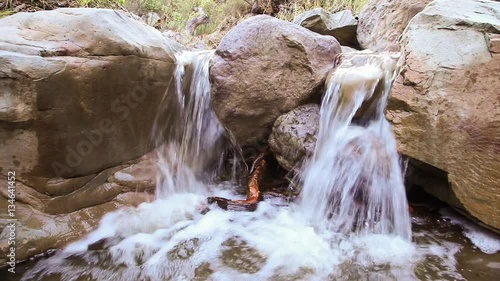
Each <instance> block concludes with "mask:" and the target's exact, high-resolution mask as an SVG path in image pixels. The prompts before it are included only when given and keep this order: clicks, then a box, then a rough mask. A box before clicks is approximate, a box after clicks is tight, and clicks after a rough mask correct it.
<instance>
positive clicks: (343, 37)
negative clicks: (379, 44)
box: [293, 8, 359, 47]
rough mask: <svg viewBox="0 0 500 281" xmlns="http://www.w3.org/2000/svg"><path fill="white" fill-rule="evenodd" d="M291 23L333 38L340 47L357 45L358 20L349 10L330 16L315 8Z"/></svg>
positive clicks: (321, 9) (323, 10) (326, 12)
mask: <svg viewBox="0 0 500 281" xmlns="http://www.w3.org/2000/svg"><path fill="white" fill-rule="evenodd" d="M293 22H294V23H296V24H298V25H300V26H303V27H305V28H307V29H309V30H312V31H314V32H316V33H319V34H322V35H330V36H333V37H335V39H337V41H339V43H340V44H341V45H345V46H351V47H358V45H359V44H358V41H357V39H356V29H357V27H358V20H357V19H356V18H355V17H354V16H353V15H352V12H351V11H349V10H344V11H340V12H337V13H334V14H332V13H330V12H328V11H327V10H325V9H323V8H316V9H312V10H309V11H306V12H304V13H302V14H300V15H298V16H297V17H296V18H295V19H294V20H293Z"/></svg>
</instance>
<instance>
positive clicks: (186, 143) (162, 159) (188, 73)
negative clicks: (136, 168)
mask: <svg viewBox="0 0 500 281" xmlns="http://www.w3.org/2000/svg"><path fill="white" fill-rule="evenodd" d="M213 54H214V51H200V52H183V53H181V54H179V55H178V56H177V57H176V59H177V67H176V70H175V83H176V85H175V88H176V97H177V102H178V108H179V116H177V120H178V122H177V123H178V124H177V125H176V126H173V127H172V128H171V130H173V134H174V139H173V140H172V141H171V142H169V143H168V144H166V145H163V146H161V147H160V148H159V149H158V159H159V161H158V167H159V169H160V173H158V178H157V182H158V183H159V184H158V186H157V190H156V195H157V197H160V198H164V197H166V196H168V195H169V194H172V193H174V192H195V193H196V192H197V193H206V191H207V190H206V183H211V182H213V179H214V177H215V175H216V173H217V170H218V169H219V167H220V165H221V163H220V160H221V159H222V158H223V157H222V156H223V154H224V144H223V140H222V137H223V133H224V129H223V128H222V126H221V125H220V123H219V121H218V119H217V117H216V116H215V113H214V112H213V111H212V109H211V101H210V81H209V77H208V66H209V62H210V59H211V58H212V56H213Z"/></svg>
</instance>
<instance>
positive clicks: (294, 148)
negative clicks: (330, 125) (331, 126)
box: [269, 104, 319, 170]
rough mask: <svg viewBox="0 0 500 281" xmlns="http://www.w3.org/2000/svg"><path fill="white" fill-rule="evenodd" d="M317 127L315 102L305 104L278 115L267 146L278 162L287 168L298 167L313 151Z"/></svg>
mask: <svg viewBox="0 0 500 281" xmlns="http://www.w3.org/2000/svg"><path fill="white" fill-rule="evenodd" d="M318 128H319V105H317V104H305V105H302V106H299V107H297V108H295V109H294V110H292V111H290V112H287V113H285V114H283V115H281V116H280V117H278V119H276V122H274V126H273V130H272V132H271V135H270V136H269V148H270V149H271V151H272V152H273V153H274V155H275V157H276V160H278V163H279V164H280V165H281V166H282V167H283V168H285V169H287V170H293V169H294V168H300V163H302V160H304V158H305V157H307V156H310V155H312V153H313V152H314V147H315V146H316V135H317V133H318Z"/></svg>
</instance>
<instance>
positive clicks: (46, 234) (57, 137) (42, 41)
mask: <svg viewBox="0 0 500 281" xmlns="http://www.w3.org/2000/svg"><path fill="white" fill-rule="evenodd" d="M0 34H2V36H0V146H1V150H0V179H1V180H2V181H4V182H6V181H7V178H8V176H9V175H10V174H9V172H15V175H16V192H15V193H16V200H17V201H16V204H20V205H19V206H18V207H16V210H18V212H17V213H16V214H17V215H18V217H17V218H18V219H19V220H18V229H19V231H18V236H17V239H18V245H17V246H18V253H20V252H23V253H28V254H22V255H21V254H19V255H20V256H19V258H26V257H28V256H29V255H33V254H38V253H40V252H42V251H45V250H47V249H49V248H50V247H58V246H60V245H62V242H61V243H55V242H54V243H52V244H51V243H48V242H47V243H45V242H43V241H56V240H57V241H66V242H67V241H69V240H71V239H76V238H79V237H80V236H81V233H82V232H80V230H82V231H84V230H85V231H89V230H90V229H91V228H92V227H94V226H95V223H96V221H98V217H99V216H100V215H101V214H104V213H105V210H108V209H110V208H108V207H109V206H111V205H113V206H114V203H110V202H112V201H113V200H115V201H116V198H117V196H119V195H120V194H122V193H128V192H131V191H140V192H145V191H151V190H153V188H154V181H151V180H147V179H145V178H144V176H142V175H144V172H143V170H144V169H146V168H143V170H140V171H141V172H140V174H141V176H136V177H131V176H127V175H126V173H132V172H133V171H136V173H139V172H137V168H136V166H133V167H132V166H131V167H129V168H128V169H126V170H123V171H122V172H121V173H119V174H115V173H116V172H117V171H120V170H122V169H125V168H127V165H129V166H130V165H133V164H134V163H136V162H137V160H136V159H138V158H140V157H141V156H143V155H144V154H145V153H146V152H148V151H150V150H151V149H152V146H151V141H150V139H151V132H152V129H153V124H154V122H155V118H156V117H157V112H158V110H159V109H160V106H161V103H162V100H163V99H164V97H165V94H166V90H167V88H168V85H169V83H170V80H171V79H172V78H173V72H174V68H175V57H174V53H173V50H172V48H171V47H170V45H169V44H168V42H167V41H166V39H165V38H164V37H163V36H162V35H161V33H160V32H159V31H157V30H155V29H154V28H152V27H149V26H147V25H145V24H143V23H140V22H138V21H136V20H134V19H132V18H130V17H129V16H127V15H126V14H125V13H123V12H120V11H113V10H101V9H58V10H53V11H41V12H35V13H18V14H15V15H13V16H9V17H6V18H3V19H0ZM164 117H165V116H163V115H161V116H160V117H159V121H160V122H162V125H163V123H164V124H167V125H168V124H169V123H168V122H163V121H164V119H165V118H164ZM130 161H132V162H130ZM134 161H135V162H134ZM125 163H128V164H126V165H123V164H125ZM154 169H155V166H154V165H149V166H148V168H147V169H146V170H151V171H154ZM152 177H154V176H151V175H150V178H152ZM108 178H109V180H108ZM0 195H1V196H3V197H5V198H9V196H10V195H9V193H8V190H7V188H2V189H1V190H0ZM0 201H1V202H3V203H5V202H6V200H5V199H2V200H0ZM108 203H109V204H108ZM106 204H108V205H106ZM100 206H103V207H100ZM106 206H107V207H106ZM4 207H5V208H4ZM2 209H5V210H6V206H4V205H2ZM111 209H112V208H111ZM84 214H88V215H89V216H93V217H94V219H92V220H89V221H88V222H87V221H77V220H78V218H80V219H81V220H86V219H87V215H84ZM66 218H67V220H66ZM8 219H9V217H6V215H5V212H4V213H2V216H1V217H0V228H2V229H4V231H3V232H2V233H1V235H0V240H2V241H7V240H6V239H5V237H7V235H9V233H8V231H7V229H6V228H3V226H5V224H6V223H7V222H8ZM42 225H46V226H47V227H45V226H44V227H42ZM59 225H67V226H66V227H59ZM80 226H81V227H80ZM42 228H43V229H42ZM73 228H74V229H77V228H78V231H75V233H74V234H72V233H71V231H72V229H73ZM58 237H62V238H61V239H59V238H58ZM4 246H6V244H0V252H2V253H6V252H4V250H5V249H6V248H4ZM26 249H29V251H27V252H25V251H24V250H26ZM2 256H5V255H4V254H2ZM1 262H2V260H0V264H1Z"/></svg>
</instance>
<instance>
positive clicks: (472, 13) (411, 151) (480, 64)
mask: <svg viewBox="0 0 500 281" xmlns="http://www.w3.org/2000/svg"><path fill="white" fill-rule="evenodd" d="M499 19H500V3H499V2H495V1H487V0H481V1H468V0H437V1H434V2H433V3H431V4H429V5H428V6H427V7H426V8H425V10H423V11H422V12H421V13H419V14H418V15H417V16H416V17H415V18H414V19H413V20H412V21H411V23H410V24H409V26H408V28H407V29H406V30H405V32H404V34H403V36H402V39H401V46H402V53H403V56H404V58H405V64H406V65H405V68H404V70H403V72H402V76H401V77H400V79H399V81H397V83H396V84H395V86H394V89H393V92H392V97H391V99H390V101H389V105H388V112H387V118H388V119H390V120H391V122H392V123H393V125H394V132H395V135H396V138H397V140H398V143H399V149H400V151H401V152H402V153H403V154H405V155H408V156H410V157H412V158H414V159H416V160H418V161H422V162H424V163H427V164H429V165H431V166H432V167H434V168H438V169H440V170H441V171H444V172H445V173H447V177H448V181H449V184H450V186H449V188H450V189H449V190H448V191H447V192H443V191H442V190H434V189H432V188H427V191H429V192H430V193H432V194H434V195H436V196H438V197H439V198H441V199H442V200H445V201H447V202H448V203H449V204H451V205H452V206H454V207H456V208H457V209H459V210H461V211H462V212H463V213H466V214H468V215H470V216H471V217H472V218H475V219H477V220H479V221H481V222H482V223H484V224H486V225H488V226H489V227H490V228H492V229H494V230H496V231H499V230H500V134H499V132H500V95H499V92H498V89H499V88H500V78H499V77H500V76H499V73H500V20H499ZM446 193H451V194H447V195H443V194H446ZM450 198H452V199H453V200H451V199H450Z"/></svg>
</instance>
